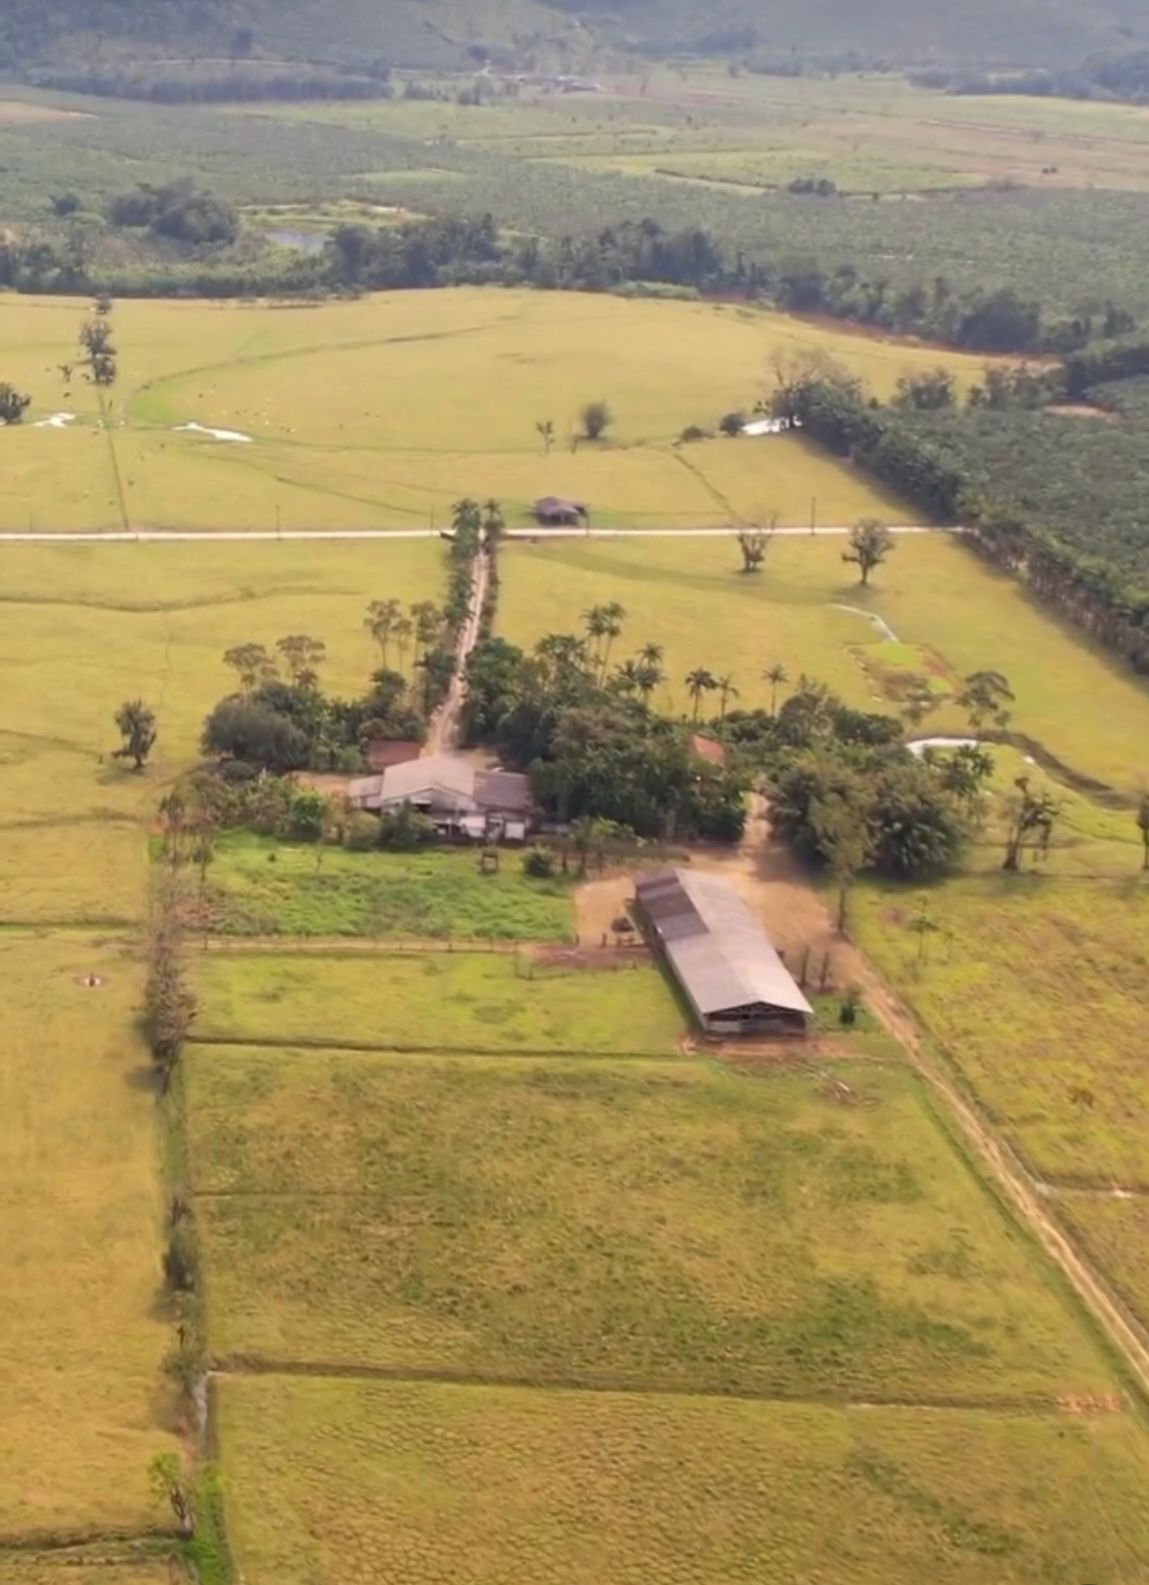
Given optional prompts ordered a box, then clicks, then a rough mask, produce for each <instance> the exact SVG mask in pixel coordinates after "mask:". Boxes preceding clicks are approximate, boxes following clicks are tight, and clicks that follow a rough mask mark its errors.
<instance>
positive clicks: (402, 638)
mask: <svg viewBox="0 0 1149 1585" xmlns="http://www.w3.org/2000/svg"><path fill="white" fill-rule="evenodd" d="M391 636H392V637H393V638H394V640H395V647H396V648H397V649H398V651H399V670H400V671H405V670H406V666H407V651H408V650H409V649H410V647H411V640H412V638H413V637H414V636H415V624H414V622H413V621H412V620H411V618H410V617H409V616H400V617H399V619H398V620H397V621H396V623H395V625H394V627H393V628H392V629H391Z"/></svg>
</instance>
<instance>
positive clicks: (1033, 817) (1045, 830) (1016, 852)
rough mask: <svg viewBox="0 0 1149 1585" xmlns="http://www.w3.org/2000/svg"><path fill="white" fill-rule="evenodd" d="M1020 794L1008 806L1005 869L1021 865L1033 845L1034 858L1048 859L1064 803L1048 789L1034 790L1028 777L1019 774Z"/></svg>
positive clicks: (1003, 865)
mask: <svg viewBox="0 0 1149 1585" xmlns="http://www.w3.org/2000/svg"><path fill="white" fill-rule="evenodd" d="M1014 786H1015V787H1016V788H1017V793H1016V795H1015V796H1014V798H1013V799H1011V801H1010V803H1009V805H1008V806H1007V809H1006V819H1007V824H1006V838H1005V861H1004V863H1003V864H1002V866H1001V867H1002V869H1003V870H1008V871H1014V870H1019V869H1020V868H1021V861H1022V858H1023V857H1024V854H1025V850H1026V848H1031V849H1032V850H1033V854H1034V857H1035V858H1045V856H1046V854H1047V853H1048V852H1049V845H1050V842H1051V841H1052V839H1053V829H1054V826H1055V825H1056V824H1057V817H1058V815H1059V814H1060V812H1061V806H1060V804H1059V803H1058V802H1057V800H1056V799H1055V798H1054V797H1052V795H1051V794H1050V793H1047V792H1034V790H1033V788H1032V787H1031V785H1030V779H1029V777H1028V776H1019V777H1018V778H1017V780H1016V781H1015V782H1014Z"/></svg>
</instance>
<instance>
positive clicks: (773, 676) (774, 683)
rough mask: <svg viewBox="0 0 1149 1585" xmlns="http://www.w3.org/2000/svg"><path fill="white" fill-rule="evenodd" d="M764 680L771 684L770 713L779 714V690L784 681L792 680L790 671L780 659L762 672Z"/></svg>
mask: <svg viewBox="0 0 1149 1585" xmlns="http://www.w3.org/2000/svg"><path fill="white" fill-rule="evenodd" d="M762 681H763V682H768V683H769V684H770V714H771V715H777V714H778V690H779V688H781V686H782V684H783V683H787V682H789V681H790V673H789V672H788V671H787V670H786V668H785V666H783V665H782V664H781V663H780V662H779V661H775V662H774V664H773V666H770V667H768V668H767V669H766V671H764V672H763V673H762Z"/></svg>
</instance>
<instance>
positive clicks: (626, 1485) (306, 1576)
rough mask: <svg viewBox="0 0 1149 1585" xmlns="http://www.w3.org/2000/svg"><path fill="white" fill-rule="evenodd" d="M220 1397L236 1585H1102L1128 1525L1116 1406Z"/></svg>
mask: <svg viewBox="0 0 1149 1585" xmlns="http://www.w3.org/2000/svg"><path fill="white" fill-rule="evenodd" d="M218 1401H219V1420H220V1433H221V1439H222V1447H223V1452H224V1458H225V1460H226V1462H227V1465H228V1468H229V1470H230V1471H231V1472H232V1479H233V1482H234V1493H235V1500H234V1503H233V1505H232V1514H233V1523H232V1527H231V1529H232V1541H233V1547H234V1550H235V1553H236V1556H237V1561H238V1563H239V1566H240V1567H241V1568H242V1569H243V1575H244V1578H245V1579H246V1580H247V1581H248V1582H249V1585H273V1582H274V1585H309V1582H310V1581H311V1580H313V1579H317V1578H328V1577H331V1576H333V1575H337V1576H339V1577H341V1578H344V1579H347V1580H349V1581H354V1582H355V1585H367V1582H368V1581H371V1580H374V1579H378V1578H386V1579H388V1580H390V1581H393V1582H394V1585H425V1582H426V1581H429V1580H435V1581H439V1580H447V1579H450V1580H452V1581H457V1582H459V1585H494V1582H495V1581H497V1580H505V1579H509V1578H513V1577H516V1576H517V1575H518V1574H519V1573H520V1572H521V1571H522V1569H523V1567H524V1564H523V1562H522V1560H523V1559H524V1558H527V1559H529V1560H530V1562H529V1565H528V1566H529V1569H530V1570H531V1572H532V1573H533V1574H534V1575H535V1576H536V1577H542V1578H545V1579H546V1580H547V1581H548V1582H551V1585H601V1582H602V1581H603V1580H606V1579H609V1580H611V1581H612V1582H614V1581H617V1582H619V1585H623V1582H625V1585H630V1582H632V1581H636V1582H637V1581H642V1580H646V1579H651V1578H657V1579H658V1580H660V1581H665V1582H666V1585H696V1582H698V1581H702V1580H705V1581H706V1582H707V1585H787V1582H789V1581H791V1580H793V1579H794V1577H795V1572H796V1570H802V1571H803V1573H805V1574H807V1575H808V1577H809V1578H811V1579H824V1580H839V1579H846V1578H848V1579H850V1580H851V1581H853V1582H856V1585H920V1582H921V1581H922V1580H923V1579H926V1578H929V1577H940V1578H944V1579H945V1581H946V1585H984V1582H985V1580H986V1578H987V1575H989V1576H990V1577H992V1578H993V1579H995V1580H998V1581H1001V1582H1002V1585H1005V1582H1007V1581H1008V1582H1009V1585H1049V1582H1050V1581H1053V1580H1058V1579H1063V1580H1065V1581H1070V1580H1075V1579H1083V1580H1085V1579H1091V1580H1098V1581H1101V1582H1102V1585H1119V1582H1121V1581H1123V1580H1127V1579H1131V1578H1133V1577H1134V1575H1135V1574H1136V1572H1137V1570H1138V1568H1139V1567H1140V1559H1141V1558H1142V1557H1143V1556H1144V1553H1145V1549H1146V1547H1147V1546H1149V1513H1147V1511H1146V1504H1145V1497H1144V1481H1143V1466H1142V1462H1141V1459H1142V1451H1141V1434H1140V1431H1139V1429H1138V1428H1137V1427H1136V1426H1135V1425H1134V1424H1133V1423H1132V1422H1131V1421H1130V1419H1129V1418H1128V1417H1127V1416H1123V1415H1108V1416H1102V1417H1099V1418H1095V1419H1093V1420H1087V1419H1084V1418H1081V1417H1077V1416H1072V1415H1062V1414H1056V1413H1050V1414H1027V1415H1010V1414H1005V1413H994V1414H986V1413H984V1412H979V1411H977V1410H973V1409H968V1410H943V1411H938V1410H930V1409H913V1410H908V1409H881V1408H874V1407H870V1408H865V1409H858V1410H842V1409H836V1408H829V1407H819V1406H816V1405H799V1404H771V1403H739V1402H733V1401H722V1400H720V1399H716V1398H681V1397H665V1396H662V1397H660V1396H658V1395H653V1394H643V1395H641V1396H637V1395H626V1396H623V1395H616V1394H611V1393H574V1392H558V1391H553V1390H551V1391H545V1392H531V1391H522V1390H516V1389H513V1388H482V1387H455V1386H442V1385H425V1386H424V1385H416V1384H412V1383H394V1382H351V1381H337V1380H298V1379H293V1380H289V1379H287V1378H285V1377H259V1378H252V1379H245V1380H233V1379H227V1380H224V1381H222V1382H220V1383H219V1399H218ZM1038 1472H1039V1475H1040V1478H1037V1479H1035V1474H1036V1473H1038ZM1083 1491H1088V1492H1090V1493H1096V1494H1097V1497H1096V1501H1090V1502H1087V1503H1085V1502H1083V1501H1082V1493H1083ZM830 1516H832V1520H831V1517H830ZM348 1536H353V1537H354V1540H353V1542H351V1543H347V1542H346V1540H345V1538H347V1537H348Z"/></svg>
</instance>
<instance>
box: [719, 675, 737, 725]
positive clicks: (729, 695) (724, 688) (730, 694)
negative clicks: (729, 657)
mask: <svg viewBox="0 0 1149 1585" xmlns="http://www.w3.org/2000/svg"><path fill="white" fill-rule="evenodd" d="M740 697H741V695H740V694H739V692H738V689H737V688H736V687H735V686H734V678H733V677H732V676H731V675H730V673H729V672H727V673H726V675H725V676H724V677H719V679H718V700H719V707H720V711H721V714H720V716H719V719H720V720H722V721H725V719H726V705H727V701H728V700H730V699H738V698H740Z"/></svg>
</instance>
